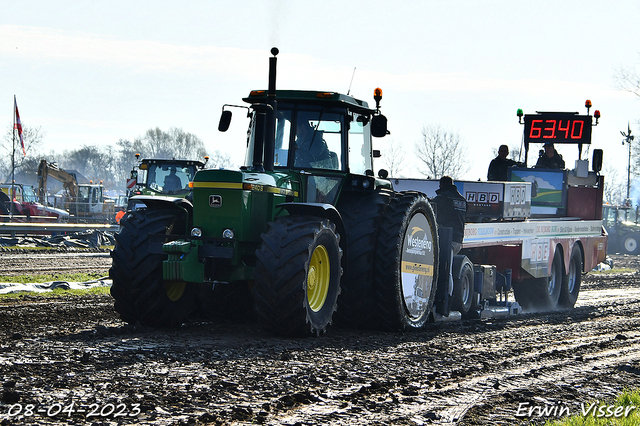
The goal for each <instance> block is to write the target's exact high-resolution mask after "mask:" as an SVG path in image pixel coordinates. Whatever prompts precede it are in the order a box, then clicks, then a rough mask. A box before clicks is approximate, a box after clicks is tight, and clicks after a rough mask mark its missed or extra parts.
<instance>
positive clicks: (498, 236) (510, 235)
mask: <svg viewBox="0 0 640 426" xmlns="http://www.w3.org/2000/svg"><path fill="white" fill-rule="evenodd" d="M601 234H602V221H600V220H581V221H571V222H569V221H553V222H552V221H549V222H546V221H545V222H542V221H535V222H534V221H523V222H496V223H467V224H466V225H465V228H464V241H463V243H464V244H471V243H479V242H492V241H505V242H508V241H520V240H523V239H529V238H552V237H553V238H557V237H580V236H599V235H601Z"/></svg>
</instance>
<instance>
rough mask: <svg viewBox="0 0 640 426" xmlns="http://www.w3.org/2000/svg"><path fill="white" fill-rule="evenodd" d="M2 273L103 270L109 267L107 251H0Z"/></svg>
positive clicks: (14, 274) (7, 274) (21, 273)
mask: <svg viewBox="0 0 640 426" xmlns="http://www.w3.org/2000/svg"><path fill="white" fill-rule="evenodd" d="M0 258H1V259H2V267H3V271H2V275H3V276H16V275H38V274H52V273H56V272H75V271H77V272H86V271H92V270H93V271H96V272H104V271H107V270H108V269H109V268H110V267H111V257H110V256H109V253H106V252H101V253H77V252H63V253H49V252H47V253H33V252H32V253H11V252H8V253H7V252H4V253H0Z"/></svg>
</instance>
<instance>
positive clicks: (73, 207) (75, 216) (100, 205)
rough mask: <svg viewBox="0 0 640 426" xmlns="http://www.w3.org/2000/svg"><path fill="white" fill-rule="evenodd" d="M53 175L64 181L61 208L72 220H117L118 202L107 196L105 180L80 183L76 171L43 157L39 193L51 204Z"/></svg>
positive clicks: (42, 201) (40, 196)
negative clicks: (48, 182)
mask: <svg viewBox="0 0 640 426" xmlns="http://www.w3.org/2000/svg"><path fill="white" fill-rule="evenodd" d="M49 177H52V178H54V179H56V180H58V181H60V182H62V186H63V188H64V197H63V201H62V203H61V207H62V208H64V209H65V210H67V211H68V212H69V213H70V215H71V218H70V220H71V221H72V222H102V223H105V222H109V223H115V202H114V200H110V199H107V198H105V196H104V187H103V185H102V182H100V183H99V184H94V183H89V184H79V183H78V181H77V179H76V176H75V175H74V174H73V173H69V172H67V171H66V170H64V169H61V168H60V167H58V165H57V164H54V163H49V162H47V160H41V161H40V165H39V166H38V196H39V198H40V202H41V203H43V204H46V203H47V200H46V198H47V180H48V178H49Z"/></svg>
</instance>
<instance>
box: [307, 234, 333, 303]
mask: <svg viewBox="0 0 640 426" xmlns="http://www.w3.org/2000/svg"><path fill="white" fill-rule="evenodd" d="M330 281H331V263H330V262H329V254H328V253H327V249H326V248H325V247H324V246H318V247H316V248H315V249H314V250H313V253H312V254H311V261H310V262H309V272H308V273H307V301H308V302H309V307H310V308H311V310H312V311H313V312H318V311H319V310H320V309H322V306H324V301H325V300H327V293H329V282H330Z"/></svg>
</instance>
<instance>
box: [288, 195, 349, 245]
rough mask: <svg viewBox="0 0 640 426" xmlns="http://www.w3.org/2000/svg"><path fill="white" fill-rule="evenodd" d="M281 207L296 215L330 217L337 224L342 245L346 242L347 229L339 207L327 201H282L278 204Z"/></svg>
mask: <svg viewBox="0 0 640 426" xmlns="http://www.w3.org/2000/svg"><path fill="white" fill-rule="evenodd" d="M276 208H279V209H285V210H286V211H287V213H289V214H290V215H292V216H293V215H295V216H302V215H310V216H317V217H324V218H326V219H329V220H330V221H331V222H333V223H334V224H335V225H336V230H337V231H338V233H339V234H340V235H341V239H340V241H341V245H342V243H346V241H347V240H346V235H347V233H346V230H345V227H344V223H343V222H342V216H341V215H340V212H338V209H336V208H335V206H333V205H331V204H325V203H295V202H292V203H281V204H278V205H277V206H276Z"/></svg>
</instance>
